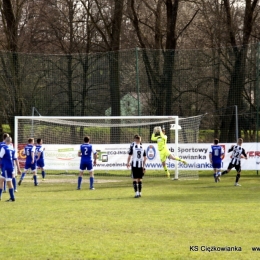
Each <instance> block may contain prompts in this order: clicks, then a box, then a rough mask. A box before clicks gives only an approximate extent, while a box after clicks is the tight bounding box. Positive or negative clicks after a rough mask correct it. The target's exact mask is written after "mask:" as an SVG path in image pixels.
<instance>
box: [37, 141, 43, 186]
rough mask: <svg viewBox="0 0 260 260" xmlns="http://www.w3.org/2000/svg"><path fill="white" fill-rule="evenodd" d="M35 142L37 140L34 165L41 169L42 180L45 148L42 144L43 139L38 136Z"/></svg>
mask: <svg viewBox="0 0 260 260" xmlns="http://www.w3.org/2000/svg"><path fill="white" fill-rule="evenodd" d="M36 142H37V144H36V152H35V155H36V165H37V167H38V168H40V170H41V171H42V180H43V181H44V179H45V171H44V166H45V164H44V150H45V149H44V148H43V146H42V142H43V141H42V139H41V138H38V139H37V141H36Z"/></svg>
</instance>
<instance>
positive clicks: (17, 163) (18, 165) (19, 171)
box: [14, 158, 22, 174]
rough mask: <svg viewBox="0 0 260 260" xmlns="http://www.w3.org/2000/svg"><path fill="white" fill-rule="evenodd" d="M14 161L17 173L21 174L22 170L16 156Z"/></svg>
mask: <svg viewBox="0 0 260 260" xmlns="http://www.w3.org/2000/svg"><path fill="white" fill-rule="evenodd" d="M14 162H15V165H16V169H17V172H18V174H21V173H22V171H21V168H20V164H19V161H18V159H17V158H16V159H15V160H14Z"/></svg>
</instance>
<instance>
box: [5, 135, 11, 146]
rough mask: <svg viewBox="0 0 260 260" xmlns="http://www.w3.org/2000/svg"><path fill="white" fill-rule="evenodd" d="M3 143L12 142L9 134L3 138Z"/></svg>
mask: <svg viewBox="0 0 260 260" xmlns="http://www.w3.org/2000/svg"><path fill="white" fill-rule="evenodd" d="M5 143H6V144H10V143H12V138H11V137H10V136H9V135H8V136H7V137H6V138H5Z"/></svg>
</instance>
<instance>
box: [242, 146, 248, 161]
mask: <svg viewBox="0 0 260 260" xmlns="http://www.w3.org/2000/svg"><path fill="white" fill-rule="evenodd" d="M242 155H243V156H244V158H245V159H246V160H247V154H246V151H245V149H244V148H242Z"/></svg>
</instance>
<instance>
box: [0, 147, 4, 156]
mask: <svg viewBox="0 0 260 260" xmlns="http://www.w3.org/2000/svg"><path fill="white" fill-rule="evenodd" d="M4 155H5V149H4V148H1V151H0V158H1V159H2V158H3V157H4Z"/></svg>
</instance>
